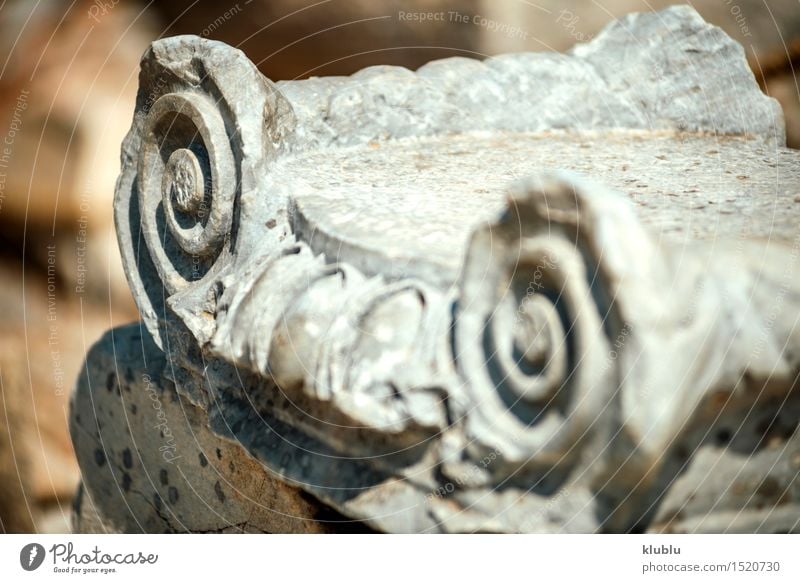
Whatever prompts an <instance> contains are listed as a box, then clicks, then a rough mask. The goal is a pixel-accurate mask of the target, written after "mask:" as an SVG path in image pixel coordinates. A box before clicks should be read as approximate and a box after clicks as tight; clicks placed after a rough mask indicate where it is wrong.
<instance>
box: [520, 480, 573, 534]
mask: <svg viewBox="0 0 800 583" xmlns="http://www.w3.org/2000/svg"><path fill="white" fill-rule="evenodd" d="M570 495H571V492H570V490H569V487H565V488H561V489H560V490H558V492H556V493H555V494H554V495H553V496H550V497H549V498H547V501H546V502H545V503H544V504H542V505H541V506H540V507H539V508H537V509H536V511H535V512H532V513H530V514H529V515H528V516H527V518H525V520H524V521H523V522H522V524H520V526H519V529H518V530H517V532H518V533H526V532H532V531H533V530H536V529H537V527H539V526H540V525H541V522H542V519H543V518H544V517H545V516H546V515H547V514H548V513H550V512H552V511H553V509H554V508H557V507H558V505H559V504H560V503H563V501H564V500H566V499H567V498H569V497H570Z"/></svg>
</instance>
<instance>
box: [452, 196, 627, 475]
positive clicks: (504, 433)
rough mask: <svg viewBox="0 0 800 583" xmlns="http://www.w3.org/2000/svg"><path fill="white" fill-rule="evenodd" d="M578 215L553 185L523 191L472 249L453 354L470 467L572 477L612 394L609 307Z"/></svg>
mask: <svg viewBox="0 0 800 583" xmlns="http://www.w3.org/2000/svg"><path fill="white" fill-rule="evenodd" d="M544 198H547V199H548V204H544V205H542V206H543V207H546V208H547V211H548V212H546V213H542V214H541V215H539V213H538V210H539V209H538V208H537V205H538V203H539V202H541V200H542V199H544ZM571 199H573V200H571ZM577 204H578V201H577V199H575V194H574V193H573V192H572V190H571V188H565V187H564V185H561V184H560V183H558V182H553V183H550V184H547V183H544V184H539V185H538V186H537V187H536V188H533V189H531V188H527V187H526V189H525V190H524V192H523V193H522V194H521V195H520V196H518V197H517V198H515V199H512V201H511V203H510V205H509V207H510V208H509V211H508V212H507V213H506V215H504V216H503V217H502V218H501V219H500V221H498V223H497V224H494V225H491V226H488V227H486V228H484V229H482V230H479V231H477V232H476V233H475V234H474V236H473V238H472V241H471V243H470V247H469V251H468V255H467V261H466V263H465V267H464V274H463V278H462V292H461V299H460V302H459V303H460V306H459V315H458V318H457V320H456V345H455V348H456V358H457V361H458V363H459V369H460V371H461V374H462V375H463V376H464V377H465V378H466V381H467V387H468V390H469V391H470V392H471V395H472V401H473V411H471V412H470V414H469V418H468V432H469V438H470V440H471V447H472V449H474V450H476V454H477V455H482V452H485V451H486V450H495V451H501V452H503V459H504V460H505V462H507V468H506V469H507V470H508V472H517V471H518V469H519V468H520V467H521V466H526V467H531V468H534V469H536V470H541V469H551V468H554V467H556V466H561V467H563V466H565V465H569V463H570V461H571V460H573V459H575V458H576V457H577V456H578V455H579V454H580V451H581V445H582V444H583V443H585V441H586V440H587V439H588V438H589V437H590V436H591V434H592V429H593V425H594V424H595V423H596V420H597V412H598V410H601V409H602V407H603V401H605V400H607V397H608V392H609V390H610V389H611V387H612V384H611V383H609V382H608V378H609V374H610V368H609V367H607V366H605V365H606V361H607V358H608V353H609V342H608V339H607V334H606V332H605V328H606V327H607V325H608V322H607V321H606V320H607V318H608V317H609V307H608V305H605V304H604V302H603V301H602V299H601V298H602V295H603V294H602V292H598V289H601V288H602V287H603V281H602V275H601V274H600V273H599V272H597V270H596V268H595V267H594V262H593V261H592V260H591V258H590V257H589V256H588V255H587V252H586V250H585V249H583V248H582V245H581V242H580V234H579V233H578V232H577V231H576V230H575V229H576V226H577V224H578V222H579V221H578V218H577V217H578V214H579V213H578V208H577ZM501 465H502V464H498V470H497V471H500V470H499V466H501ZM501 473H502V472H501Z"/></svg>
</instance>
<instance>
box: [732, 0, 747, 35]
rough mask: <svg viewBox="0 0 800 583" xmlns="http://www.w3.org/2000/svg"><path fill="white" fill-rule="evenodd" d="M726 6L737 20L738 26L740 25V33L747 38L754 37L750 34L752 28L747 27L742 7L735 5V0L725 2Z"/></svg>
mask: <svg viewBox="0 0 800 583" xmlns="http://www.w3.org/2000/svg"><path fill="white" fill-rule="evenodd" d="M725 4H726V5H727V6H728V7H729V9H730V12H731V16H733V18H734V19H735V20H736V24H737V25H739V31H740V32H741V33H742V35H744V36H746V37H751V36H753V33H752V32H750V27H749V26H747V18H746V17H745V15H744V14H743V13H742V8H741V6H739V5H738V4H734V3H733V0H725Z"/></svg>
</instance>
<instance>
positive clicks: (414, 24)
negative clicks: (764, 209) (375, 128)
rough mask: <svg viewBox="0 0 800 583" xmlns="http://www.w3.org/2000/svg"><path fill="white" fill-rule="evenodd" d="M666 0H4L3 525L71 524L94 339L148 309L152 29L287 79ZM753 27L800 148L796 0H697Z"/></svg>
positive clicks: (737, 27)
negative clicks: (119, 216)
mask: <svg viewBox="0 0 800 583" xmlns="http://www.w3.org/2000/svg"><path fill="white" fill-rule="evenodd" d="M673 3H674V2H669V1H666V0H567V1H559V2H556V1H555V0H460V1H455V0H406V1H402V2H401V1H399V0H321V1H320V0H239V1H238V2H232V1H231V0H223V1H221V2H211V1H210V0H173V1H163V2H159V1H152V2H145V1H125V0H75V1H69V2H68V1H66V0H41V1H39V2H30V1H27V0H17V1H14V0H6V1H5V2H3V3H2V4H0V282H1V283H0V397H2V398H0V532H66V531H67V530H68V529H69V514H70V505H71V498H72V496H73V494H74V492H75V488H76V485H77V482H78V470H77V465H76V464H75V461H74V455H73V453H72V448H71V445H70V440H69V434H68V430H67V411H68V406H69V403H68V400H69V394H70V391H71V390H72V387H73V385H74V383H75V379H76V378H77V375H78V372H79V370H80V367H81V365H82V361H83V356H84V354H85V352H86V350H87V349H88V347H89V346H90V345H91V344H92V343H94V342H95V341H96V340H97V339H98V338H99V337H100V335H101V334H102V333H103V332H104V331H105V330H107V329H108V328H111V327H112V326H118V325H121V324H123V323H126V322H130V321H132V320H135V319H136V310H135V307H134V306H133V303H132V300H131V298H130V295H129V293H128V287H127V283H126V282H125V278H124V275H123V274H122V269H121V266H120V262H119V255H118V251H117V246H116V239H115V236H114V229H113V224H112V214H111V200H112V197H113V191H114V183H115V180H116V176H117V172H118V170H119V147H120V143H121V141H122V139H123V137H124V135H125V132H126V131H127V129H128V127H129V125H130V122H131V118H132V114H133V104H134V99H135V95H136V89H137V85H138V80H137V76H138V60H139V57H140V56H141V54H142V52H143V51H144V50H145V48H146V47H147V45H148V43H149V42H151V41H152V40H154V39H156V38H160V37H164V36H172V35H176V34H197V35H201V36H204V37H207V38H211V39H217V40H222V41H224V42H226V43H229V44H231V45H234V46H237V47H239V48H241V49H242V50H243V51H244V52H245V53H246V54H247V55H248V57H249V58H250V59H251V60H252V61H253V62H255V63H256V64H257V65H258V67H259V68H260V69H261V71H262V72H263V73H264V74H265V75H267V76H268V77H270V78H272V79H295V78H305V77H309V76H320V75H343V74H349V73H352V72H354V71H357V70H358V69H361V68H363V67H365V66H369V65H374V64H393V65H403V66H406V67H410V68H416V67H418V66H420V65H422V64H424V63H426V62H428V61H430V60H432V59H437V58H443V57H449V56H456V55H458V56H468V57H475V58H483V57H485V56H488V55H493V54H497V53H502V52H518V51H528V50H535V51H541V50H558V51H564V50H568V49H569V48H570V47H571V46H572V45H574V44H575V43H579V42H587V41H589V40H591V38H592V37H593V36H594V35H596V34H597V33H598V32H599V31H600V30H601V29H602V27H603V26H605V25H606V24H607V23H609V22H611V21H613V20H614V19H616V18H619V17H621V16H623V15H625V14H627V13H629V12H636V11H651V10H658V9H661V8H663V7H665V6H667V5H669V4H673ZM693 4H694V6H695V8H696V9H697V10H698V11H699V12H700V14H702V15H703V17H704V18H705V19H706V20H708V21H710V22H712V23H714V24H716V25H718V26H720V27H721V28H723V29H724V30H725V31H726V32H727V33H728V34H729V35H731V36H732V37H733V38H735V39H736V40H738V41H739V42H740V43H742V45H743V47H744V50H745V54H746V56H747V59H748V61H749V62H750V65H751V67H752V69H753V71H754V73H755V75H756V77H757V79H758V80H759V83H760V84H761V86H762V88H763V89H764V90H765V92H767V93H769V94H770V95H772V96H773V97H776V98H777V99H778V100H779V101H780V102H781V104H782V106H783V109H784V112H785V115H786V121H787V130H788V132H787V133H788V140H789V145H790V146H791V147H795V148H797V147H800V97H799V96H800V88H799V86H800V84H799V83H798V73H799V72H800V71H798V67H800V5H798V3H797V0H771V1H770V2H764V1H762V0H697V1H695V2H694V3H693Z"/></svg>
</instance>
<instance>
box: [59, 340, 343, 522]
mask: <svg viewBox="0 0 800 583" xmlns="http://www.w3.org/2000/svg"><path fill="white" fill-rule="evenodd" d="M166 364H167V363H166V361H165V357H164V353H163V352H161V351H160V350H159V349H158V348H157V347H156V346H155V345H154V344H153V341H152V340H151V339H150V337H149V335H148V334H147V333H146V332H145V331H144V330H143V329H142V328H141V327H140V326H139V325H131V326H127V327H123V328H115V329H114V330H112V331H110V332H108V333H107V334H106V335H105V337H103V339H102V340H100V341H99V342H98V343H97V344H96V345H95V346H94V347H92V349H91V350H90V351H89V354H88V356H87V368H86V372H85V373H84V374H82V375H81V377H80V380H79V382H78V387H77V390H76V392H75V394H74V396H73V405H72V427H71V431H72V437H73V442H74V445H75V451H76V453H77V455H78V462H79V464H80V467H81V470H82V475H83V485H82V487H81V490H80V491H79V494H78V497H77V499H76V501H75V512H74V518H73V527H74V529H75V530H76V531H77V532H133V533H135V532H198V533H199V532H220V533H221V532H301V533H311V532H326V531H329V530H330V526H328V525H329V524H330V523H327V524H326V522H325V520H326V518H331V515H332V513H330V512H329V511H328V510H327V509H325V508H324V507H322V506H320V505H319V504H318V503H316V502H315V501H313V499H311V498H309V497H308V496H306V495H304V494H303V493H302V492H301V491H299V490H298V489H296V488H293V487H291V486H288V485H286V484H284V483H283V482H281V481H280V480H279V479H277V478H276V477H275V476H274V475H271V474H270V473H269V472H268V471H267V470H266V469H265V468H264V467H263V466H262V465H261V464H259V463H258V462H256V461H255V460H253V459H252V458H251V457H250V456H248V455H247V454H246V453H245V452H244V450H243V449H242V448H241V447H239V446H238V445H237V444H235V443H233V442H230V441H227V440H224V439H221V438H219V437H217V436H216V435H214V434H213V433H211V432H210V431H209V429H208V427H207V423H208V421H207V416H206V414H205V412H204V411H203V410H202V409H199V408H197V407H195V406H193V405H192V404H190V403H187V402H185V400H182V399H181V398H180V397H179V396H178V394H177V393H176V392H175V389H174V388H173V386H172V384H171V383H170V382H169V381H167V380H165V379H164V376H163V373H164V370H165V366H166ZM97 504H100V506H101V507H102V511H101V512H100V513H98V512H97V511H96V505H97ZM333 514H335V513H333ZM346 527H347V524H346V523H345V524H344V528H346Z"/></svg>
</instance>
